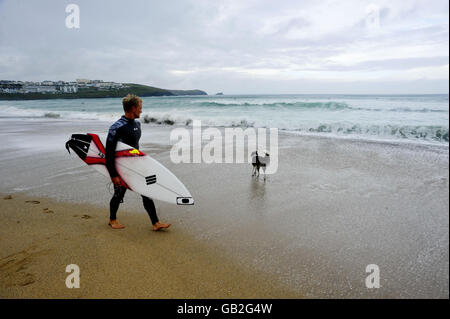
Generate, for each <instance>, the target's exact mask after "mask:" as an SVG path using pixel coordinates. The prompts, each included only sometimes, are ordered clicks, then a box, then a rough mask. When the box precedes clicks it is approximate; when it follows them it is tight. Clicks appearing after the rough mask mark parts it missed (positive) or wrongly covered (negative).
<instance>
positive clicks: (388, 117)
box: [0, 94, 449, 146]
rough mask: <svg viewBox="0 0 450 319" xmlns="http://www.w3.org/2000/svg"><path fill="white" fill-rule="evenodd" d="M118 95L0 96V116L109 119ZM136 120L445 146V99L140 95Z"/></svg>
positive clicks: (116, 114)
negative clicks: (13, 98) (15, 98)
mask: <svg viewBox="0 0 450 319" xmlns="http://www.w3.org/2000/svg"><path fill="white" fill-rule="evenodd" d="M122 114H123V110H122V105H121V99H120V98H99V99H54V100H29V101H0V118H20V119H23V120H24V123H25V122H26V121H27V120H31V121H32V120H39V119H46V120H49V119H50V120H55V121H58V120H73V121H79V120H81V121H96V120H98V121H110V122H113V121H114V120H115V119H117V118H118V117H120V116H121V115H122ZM140 120H141V122H143V123H150V124H152V125H185V126H190V125H192V123H193V120H201V123H202V125H204V126H218V127H243V128H247V127H255V128H258V127H266V128H278V129H279V130H281V131H284V132H286V133H291V134H298V135H317V136H329V137H335V138H356V139H368V140H377V141H405V142H413V143H421V144H430V143H431V144H440V145H446V146H448V143H449V136H448V135H449V96H448V94H437V95H213V96H211V95H208V96H165V97H144V98H143V114H142V115H141V119H140Z"/></svg>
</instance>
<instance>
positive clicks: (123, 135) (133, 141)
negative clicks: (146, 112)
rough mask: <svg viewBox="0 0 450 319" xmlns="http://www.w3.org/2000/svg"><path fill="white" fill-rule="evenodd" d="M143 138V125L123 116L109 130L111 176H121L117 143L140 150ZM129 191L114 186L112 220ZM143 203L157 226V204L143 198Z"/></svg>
mask: <svg viewBox="0 0 450 319" xmlns="http://www.w3.org/2000/svg"><path fill="white" fill-rule="evenodd" d="M140 138H141V123H139V122H138V121H136V120H134V119H129V118H127V117H125V116H122V117H121V118H120V119H119V120H117V121H116V122H115V123H114V124H113V125H111V127H110V128H109V132H108V137H107V139H106V154H105V160H106V168H107V169H108V171H109V175H110V176H111V178H112V177H118V176H119V174H118V173H117V170H116V165H115V160H116V158H115V156H116V153H115V151H116V146H117V142H118V141H120V142H122V143H125V144H128V145H130V146H132V147H134V148H136V149H139V139H140ZM126 191H127V189H126V188H125V187H122V186H115V185H114V196H113V197H112V198H111V201H110V203H109V207H110V217H109V218H110V219H112V220H114V219H116V213H117V210H118V209H119V205H120V203H122V202H123V197H124V195H125V192H126ZM142 201H143V203H144V208H145V210H146V211H147V213H148V216H149V217H150V220H151V221H152V224H153V225H154V224H156V223H157V222H158V221H159V220H158V216H157V215H156V209H155V204H154V203H153V200H152V199H151V198H148V197H146V196H142Z"/></svg>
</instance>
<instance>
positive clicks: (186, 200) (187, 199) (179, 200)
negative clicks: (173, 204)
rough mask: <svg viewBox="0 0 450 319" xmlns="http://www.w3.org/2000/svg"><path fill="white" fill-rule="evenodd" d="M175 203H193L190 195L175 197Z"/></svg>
mask: <svg viewBox="0 0 450 319" xmlns="http://www.w3.org/2000/svg"><path fill="white" fill-rule="evenodd" d="M177 205H194V199H193V198H192V197H177Z"/></svg>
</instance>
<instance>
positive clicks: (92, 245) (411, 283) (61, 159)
mask: <svg viewBox="0 0 450 319" xmlns="http://www.w3.org/2000/svg"><path fill="white" fill-rule="evenodd" d="M2 124H3V125H2V126H0V133H1V134H2V136H4V140H5V143H3V145H2V146H0V151H1V152H0V154H1V156H0V164H1V166H0V174H1V176H2V180H1V181H0V192H2V193H3V194H5V195H8V194H11V195H12V196H13V199H12V200H1V205H2V206H1V214H2V219H3V220H6V221H7V223H5V224H2V225H1V226H0V230H1V232H0V246H1V247H0V248H1V250H0V251H1V252H2V255H1V258H3V259H2V261H1V264H2V265H4V266H2V268H1V269H0V271H1V272H2V278H13V279H11V280H12V281H11V280H10V279H2V281H1V288H0V291H8V293H7V297H13V296H23V297H27V296H33V297H77V296H78V297H88V298H89V297H125V298H126V297H179V298H204V297H210V298H215V297H218V298H227V297H233V298H234V297H236V298H246V297H252V298H253V297H254V298H260V297H268V298H271V297H275V298H291V297H294V298H300V297H306V298H384V297H389V298H447V297H448V279H449V264H448V251H449V249H448V248H449V244H448V234H449V231H448V230H449V227H448V226H449V224H448V222H449V221H448V208H449V197H448V190H449V184H448V180H449V179H448V176H449V175H448V147H444V146H423V145H414V144H403V143H382V142H368V141H358V140H343V139H340V140H338V139H332V138H318V137H308V136H290V135H284V134H281V135H280V142H279V144H280V149H279V154H280V155H279V169H278V172H277V173H276V174H274V175H270V176H269V177H268V179H267V181H266V182H264V181H263V180H262V179H261V178H260V179H255V178H252V177H251V176H250V175H251V165H248V164H173V163H172V162H171V161H170V157H169V150H170V146H169V145H168V142H169V140H168V136H169V134H170V130H171V129H172V128H171V127H152V126H149V125H143V130H144V136H143V138H142V139H141V142H142V143H141V149H142V150H143V151H144V152H147V153H149V154H151V155H152V156H153V157H155V158H156V159H157V160H159V161H160V162H161V163H163V164H164V165H166V166H167V167H168V168H169V169H171V170H172V171H173V172H174V173H175V174H176V175H177V176H178V177H179V178H180V179H181V180H182V181H183V182H184V183H185V185H186V186H187V187H188V189H189V190H190V191H191V193H192V195H193V196H194V198H195V200H196V204H195V206H193V207H175V206H171V205H167V204H164V203H159V202H157V203H156V205H157V211H158V215H159V217H160V219H161V220H162V221H170V222H172V223H173V226H172V227H171V229H170V230H169V231H167V232H164V233H153V232H152V231H151V230H150V228H151V225H150V222H149V220H148V217H147V215H146V214H145V211H144V210H143V208H142V203H141V201H140V198H139V196H138V195H137V194H134V193H132V192H128V193H127V194H126V196H125V202H124V204H122V206H121V209H120V211H119V214H118V217H119V220H120V221H121V222H123V223H125V224H126V225H127V228H126V229H124V230H123V231H120V232H119V233H117V232H114V231H112V230H111V229H109V228H108V227H107V226H106V221H107V216H108V209H107V206H108V201H109V198H110V196H111V195H110V192H109V185H108V181H107V180H106V179H105V178H104V177H102V176H101V175H100V174H97V173H95V172H94V171H93V170H92V169H90V168H89V167H87V166H85V165H84V164H83V163H82V162H81V161H80V160H79V159H78V158H76V157H75V156H74V155H72V156H70V155H69V154H67V152H66V150H65V149H64V146H63V145H64V142H65V141H66V140H67V139H68V137H69V136H70V133H76V132H104V131H105V130H106V129H107V127H108V123H99V122H84V123H81V122H80V123H75V122H67V121H63V120H55V121H51V120H47V121H40V122H39V121H35V122H32V123H31V124H30V125H27V126H20V125H18V124H19V123H11V121H8V122H5V123H2ZM55 132H58V134H55ZM55 146H56V147H57V148H55ZM58 148H59V150H58ZM31 197H33V198H37V199H38V200H39V201H40V202H41V203H47V201H48V204H34V205H33V204H30V203H25V201H26V200H29V198H31ZM16 200H17V202H16V203H15V204H14V201H16ZM50 203H52V204H51V205H50ZM78 205H81V206H78ZM44 206H45V207H44ZM47 206H48V207H47ZM50 206H51V207H50ZM88 207H89V208H88ZM44 208H49V210H53V211H54V212H55V213H53V214H52V213H49V214H47V213H44V212H43V209H44ZM28 210H33V211H34V212H35V213H36V214H35V215H30V212H28V213H27V212H26V211H28ZM56 211H58V214H57V213H56ZM86 212H87V213H86ZM27 214H28V215H27ZM85 214H86V215H90V216H92V217H93V218H82V216H83V215H85ZM74 215H78V216H77V217H73V216H74ZM16 216H22V217H21V218H23V220H19V219H16ZM25 216H26V217H29V216H33V217H32V219H31V220H29V221H27V218H25ZM17 221H19V222H20V223H17ZM34 226H39V227H34ZM27 233H28V235H27ZM44 234H45V235H44ZM66 234H67V236H66ZM80 234H82V235H81V236H80ZM69 235H70V236H69ZM52 236H53V237H52ZM47 237H50V238H51V239H46V238H47ZM64 238H67V240H64ZM66 245H68V246H67V247H68V248H67V249H66V248H65V247H66ZM85 246H88V247H89V249H88V250H87V251H86V250H84V249H85ZM111 247H117V248H118V253H115V254H113V255H111V254H110V251H111ZM159 248H161V249H159ZM166 252H167V254H166ZM14 254H16V255H14ZM17 254H18V255H17ZM193 254H194V255H193ZM9 255H11V256H13V257H11V256H10V257H7V256H9ZM29 255H31V256H32V257H29ZM125 255H126V257H127V258H123V257H124V256H125ZM33 256H35V257H33ZM5 258H6V259H5ZM8 258H10V259H8ZM11 258H12V259H14V260H15V261H11V260H12V259H11ZM21 258H22V259H25V260H26V261H25V262H19V264H17V265H16V264H15V262H17V260H21ZM30 259H32V260H33V262H29V263H28V262H27V260H30ZM49 260H50V261H51V262H49ZM74 260H81V261H79V262H80V263H83V266H82V265H80V268H81V272H82V276H86V277H83V279H82V280H84V281H83V282H86V286H85V288H86V289H85V290H84V291H81V290H79V291H78V292H74V291H72V290H69V289H67V288H66V287H65V284H64V280H65V277H66V273H65V272H64V269H65V266H66V265H67V264H68V263H77V262H76V261H74ZM127 260H133V261H134V262H132V263H131V264H130V263H128V262H127ZM5 263H6V264H5ZM22 263H25V264H26V265H28V266H25V267H26V268H27V269H28V270H26V271H25V272H23V271H21V270H18V269H21V267H23V264H22ZM368 264H377V265H378V266H379V267H380V277H381V279H380V282H381V288H379V289H367V288H366V286H365V278H366V276H368V274H367V273H366V272H365V269H366V266H367V265H368ZM14 265H15V266H14ZM3 267H4V268H3ZM47 268H48V269H51V270H49V271H47V272H46V271H42V270H43V269H47ZM156 268H161V270H160V272H159V273H158V271H156ZM4 269H6V270H4ZM83 269H86V270H87V272H83ZM111 269H115V271H112V272H110V271H111ZM4 271H7V272H6V273H13V272H14V273H15V272H18V273H24V274H25V275H23V276H25V277H23V276H22V275H21V276H22V277H20V276H19V277H17V278H19V279H17V278H16V277H14V276H13V277H11V276H9V275H8V276H9V277H8V276H6V277H4V274H5V272H4ZM117 272H119V273H120V276H118V277H120V279H118V280H117V281H112V282H111V278H112V277H114V276H115V274H117ZM161 272H162V273H161ZM26 274H31V275H32V276H33V278H34V279H35V280H34V282H33V283H30V284H27V285H25V286H24V287H22V286H20V285H19V286H17V285H16V286H14V285H13V286H11V282H16V283H20V282H22V284H23V283H27V276H26ZM83 274H84V275H83ZM112 274H114V275H112ZM158 274H163V275H162V277H161V281H157V282H158V284H156V285H155V287H164V288H161V289H156V290H154V289H152V288H151V287H152V286H151V285H150V282H152V280H153V279H155V278H156V279H157V277H155V276H157V275H158ZM186 276H188V277H187V278H189V279H186ZM202 276H203V277H204V278H206V279H205V280H204V281H203V282H202V283H201V284H197V285H196V284H194V283H195V282H196V279H197V278H201V277H202ZM14 278H16V279H14ZM84 278H86V279H84ZM142 278H149V281H147V282H145V284H142V283H141V280H142ZM171 280H173V282H172V281H171ZM89 282H92V283H93V284H92V285H91V286H89V285H90V284H89ZM94 283H95V284H94ZM8 285H9V286H8ZM44 286H45V287H46V288H42V287H44ZM35 287H36V288H35ZM43 291H45V293H43ZM73 294H78V295H73Z"/></svg>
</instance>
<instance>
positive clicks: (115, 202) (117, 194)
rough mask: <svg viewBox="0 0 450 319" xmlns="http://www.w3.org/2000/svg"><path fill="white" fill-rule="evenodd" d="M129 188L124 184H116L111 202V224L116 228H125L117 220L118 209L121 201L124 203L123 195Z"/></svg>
mask: <svg viewBox="0 0 450 319" xmlns="http://www.w3.org/2000/svg"><path fill="white" fill-rule="evenodd" d="M126 191H127V189H126V188H125V187H122V186H114V195H113V197H112V198H111V201H110V202H109V226H111V227H112V228H115V229H121V228H124V226H123V225H121V224H119V223H118V222H117V220H116V219H117V217H116V214H117V211H118V210H119V205H120V203H123V197H124V196H125V192H126Z"/></svg>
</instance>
